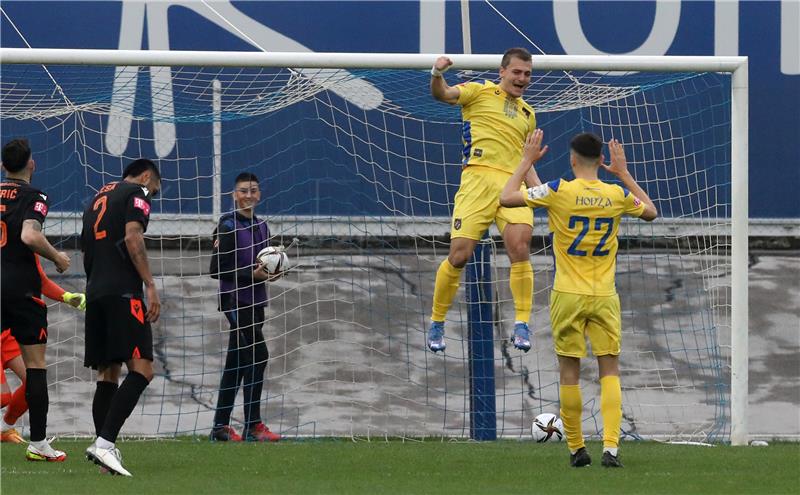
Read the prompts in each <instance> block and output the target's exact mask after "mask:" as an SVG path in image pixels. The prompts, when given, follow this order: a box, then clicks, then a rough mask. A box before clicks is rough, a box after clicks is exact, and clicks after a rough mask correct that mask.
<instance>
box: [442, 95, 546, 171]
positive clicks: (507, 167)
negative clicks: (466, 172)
mask: <svg viewBox="0 0 800 495" xmlns="http://www.w3.org/2000/svg"><path fill="white" fill-rule="evenodd" d="M456 87H457V88H459V89H460V90H461V93H460V94H459V96H458V104H459V105H461V115H462V119H463V123H462V140H463V143H464V151H463V154H464V160H463V164H464V166H467V165H483V166H485V167H491V168H495V169H498V170H502V171H504V172H507V173H509V174H513V173H514V169H515V168H516V167H517V165H518V164H519V161H520V159H521V158H522V145H523V143H524V142H525V137H526V136H527V135H528V134H529V133H531V132H533V131H534V129H536V115H535V114H534V113H533V107H531V106H530V105H528V104H527V103H525V101H524V100H523V99H522V98H514V97H512V96H510V95H509V94H508V93H506V92H505V91H503V90H502V89H500V86H498V85H497V84H495V83H493V82H491V81H484V82H482V83H480V82H468V83H463V84H459V85H458V86H456Z"/></svg>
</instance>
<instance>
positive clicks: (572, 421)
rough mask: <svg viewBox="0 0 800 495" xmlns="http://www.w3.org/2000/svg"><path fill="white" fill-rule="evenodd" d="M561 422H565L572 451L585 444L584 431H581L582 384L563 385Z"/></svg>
mask: <svg viewBox="0 0 800 495" xmlns="http://www.w3.org/2000/svg"><path fill="white" fill-rule="evenodd" d="M559 394H560V395H561V422H562V423H563V424H564V433H565V434H566V436H567V447H569V451H570V452H575V451H576V450H578V449H579V448H581V447H583V446H584V443H583V432H582V431H581V413H582V412H583V402H582V400H581V386H580V385H561V386H560V387H559Z"/></svg>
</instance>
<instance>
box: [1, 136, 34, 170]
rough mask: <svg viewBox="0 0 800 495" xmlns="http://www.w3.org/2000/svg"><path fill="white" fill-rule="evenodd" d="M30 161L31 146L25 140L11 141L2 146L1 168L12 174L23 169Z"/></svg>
mask: <svg viewBox="0 0 800 495" xmlns="http://www.w3.org/2000/svg"><path fill="white" fill-rule="evenodd" d="M30 159H31V146H30V145H29V144H28V140H27V139H24V138H17V139H12V140H11V141H9V142H7V143H6V144H5V146H3V158H2V160H3V168H5V169H6V170H8V171H9V172H11V173H12V174H13V173H16V172H19V171H20V170H22V169H23V168H25V165H27V164H28V160H30Z"/></svg>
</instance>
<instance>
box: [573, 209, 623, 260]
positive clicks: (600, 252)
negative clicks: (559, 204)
mask: <svg viewBox="0 0 800 495" xmlns="http://www.w3.org/2000/svg"><path fill="white" fill-rule="evenodd" d="M569 228H570V229H576V228H580V232H578V235H577V236H575V240H573V241H572V244H570V246H569V249H567V254H570V255H572V256H586V255H587V254H588V252H587V251H585V250H582V249H578V247H579V246H580V244H581V241H583V238H584V237H585V236H586V234H587V233H588V232H589V229H590V228H592V229H594V230H598V231H601V232H602V231H603V230H605V232H604V233H603V236H602V237H601V238H600V241H599V242H598V243H597V246H595V248H594V249H593V250H592V256H608V253H610V252H611V251H610V250H608V249H606V250H604V249H603V248H604V247H605V244H606V241H607V240H608V237H609V236H610V235H611V231H612V230H613V229H614V219H613V218H608V217H602V218H589V217H582V216H578V215H573V216H571V217H569Z"/></svg>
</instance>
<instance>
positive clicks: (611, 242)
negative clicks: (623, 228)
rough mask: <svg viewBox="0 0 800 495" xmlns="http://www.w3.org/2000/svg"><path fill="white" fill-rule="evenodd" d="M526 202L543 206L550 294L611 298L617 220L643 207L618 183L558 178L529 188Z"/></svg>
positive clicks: (614, 290) (612, 292) (613, 288)
mask: <svg viewBox="0 0 800 495" xmlns="http://www.w3.org/2000/svg"><path fill="white" fill-rule="evenodd" d="M525 202H526V203H527V204H528V206H530V207H532V208H536V207H544V208H547V213H548V216H549V226H550V235H551V236H552V241H553V253H554V255H555V260H556V277H555V281H554V283H553V290H557V291H560V292H569V293H572V294H584V295H589V296H611V295H614V294H616V293H617V289H616V285H615V283H614V273H615V270H616V265H617V247H618V245H619V242H618V241H617V231H618V230H619V219H620V218H621V217H622V215H631V216H635V217H639V216H641V215H642V213H643V212H644V208H645V205H644V203H642V201H641V200H639V199H638V198H637V197H635V196H634V195H633V194H631V193H630V192H629V191H628V190H627V189H624V188H622V187H620V186H618V185H614V184H606V183H605V182H603V181H600V180H585V179H574V180H571V181H567V180H563V179H558V180H554V181H552V182H548V183H546V184H542V185H541V186H536V187H532V188H529V189H528V190H527V192H526V196H525Z"/></svg>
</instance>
